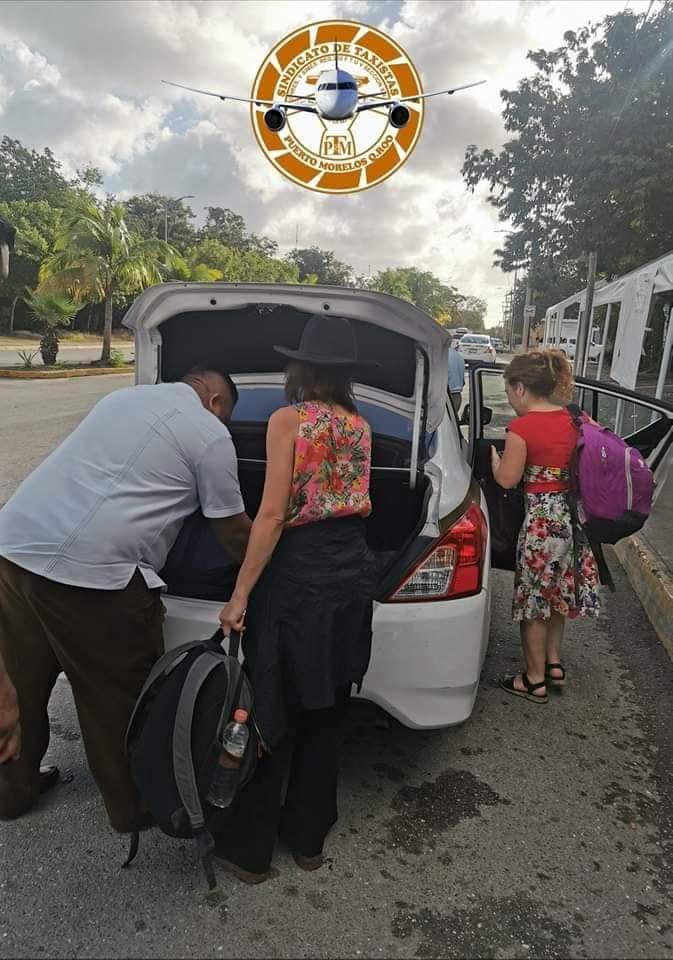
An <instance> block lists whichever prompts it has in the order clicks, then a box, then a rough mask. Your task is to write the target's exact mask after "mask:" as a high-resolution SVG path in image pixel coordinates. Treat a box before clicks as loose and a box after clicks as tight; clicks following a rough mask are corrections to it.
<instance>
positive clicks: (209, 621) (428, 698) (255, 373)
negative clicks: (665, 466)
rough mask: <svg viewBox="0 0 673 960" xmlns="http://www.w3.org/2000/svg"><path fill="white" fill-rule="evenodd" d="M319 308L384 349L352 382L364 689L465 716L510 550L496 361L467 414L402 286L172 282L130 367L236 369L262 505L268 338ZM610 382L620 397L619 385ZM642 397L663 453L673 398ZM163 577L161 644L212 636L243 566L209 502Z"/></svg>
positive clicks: (273, 371)
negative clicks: (367, 607) (497, 473)
mask: <svg viewBox="0 0 673 960" xmlns="http://www.w3.org/2000/svg"><path fill="white" fill-rule="evenodd" d="M312 314H313V315H315V314H318V315H321V314H324V315H325V316H327V315H328V314H329V315H338V316H345V317H348V318H350V320H351V321H352V323H353V324H354V326H355V329H356V334H357V338H358V346H359V353H360V355H361V356H364V357H371V358H375V359H376V360H377V361H378V363H379V364H380V366H379V367H377V368H372V369H370V370H368V371H367V372H366V373H364V372H363V373H362V380H361V381H360V382H359V383H357V384H356V388H355V392H356V396H357V401H358V405H359V408H360V410H361V412H362V413H363V415H364V416H365V417H366V418H367V420H368V421H369V423H370V424H371V427H372V431H373V440H374V442H373V456H372V464H373V468H372V482H371V495H372V502H373V513H372V516H371V517H370V518H369V520H368V521H367V525H368V534H367V535H368V540H369V544H370V547H371V549H372V550H373V551H374V553H375V555H376V557H377V558H378V561H379V565H380V581H379V590H378V600H377V603H376V607H375V613H374V637H373V646H372V659H371V664H370V667H369V670H368V672H367V675H366V677H365V682H364V686H363V689H362V692H361V696H362V697H364V698H366V699H369V700H371V701H373V702H375V703H377V704H379V705H380V706H381V707H383V708H384V709H385V710H387V711H388V712H389V713H390V714H392V715H393V716H394V717H396V718H397V719H399V720H400V721H402V723H404V724H406V725H407V726H410V727H416V728H424V727H443V726H448V725H451V724H457V723H461V722H462V721H464V720H466V719H467V718H468V717H469V716H470V713H471V712H472V708H473V705H474V701H475V697H476V695H477V687H478V683H479V675H480V672H481V667H482V663H483V660H484V655H485V653H486V646H487V643H488V634H489V620H490V595H491V575H490V571H491V566H492V565H494V566H511V551H510V550H509V549H508V548H507V547H506V546H505V548H503V546H502V544H501V543H500V538H499V537H498V535H497V534H498V531H497V530H493V529H490V528H489V519H488V509H487V499H486V495H485V493H484V490H486V492H487V493H488V490H489V481H490V483H491V484H492V482H493V481H492V478H490V456H489V451H490V446H491V444H492V443H495V444H496V446H501V445H502V444H503V442H504V424H505V422H506V420H507V419H508V418H509V417H510V416H511V411H509V410H508V408H507V402H506V398H505V394H504V384H503V378H502V370H501V369H500V368H498V367H495V366H494V365H493V364H485V365H484V364H482V365H481V366H480V365H479V363H477V364H472V363H471V364H470V370H469V390H470V397H469V403H468V404H467V406H466V407H465V409H464V410H463V415H462V421H461V422H462V423H463V426H462V427H459V424H458V423H457V421H456V415H455V413H454V411H453V408H452V406H451V404H450V403H449V402H448V396H447V376H448V342H449V338H448V336H447V335H446V334H445V333H444V332H443V330H442V328H441V327H440V326H439V325H438V324H436V323H435V321H434V320H432V318H431V317H429V316H427V315H426V314H424V313H422V312H421V311H420V310H418V309H417V308H416V307H414V306H413V305H412V304H410V303H408V302H407V301H404V300H398V299H397V298H396V297H391V296H388V295H386V294H381V293H374V292H371V291H364V290H354V289H347V288H340V287H321V286H309V285H306V286H302V285H299V284H296V285H295V284H293V285H288V286H283V285H279V284H225V283H170V284H162V285H159V286H156V287H152V288H150V289H149V290H146V291H145V292H144V293H143V294H142V295H141V296H140V297H139V298H138V299H137V300H136V301H135V303H134V304H133V306H132V307H131V309H130V310H129V312H128V313H127V315H126V318H125V320H124V323H125V324H126V325H127V326H128V327H130V328H131V329H132V330H134V331H135V344H136V381H137V382H138V383H156V382H159V381H162V380H163V381H172V380H177V379H179V378H181V377H182V376H183V375H184V374H185V373H186V372H187V371H188V370H189V369H190V368H191V367H193V366H195V365H204V364H205V365H215V366H216V367H217V366H219V367H221V368H222V369H224V370H227V371H229V372H230V373H231V374H232V375H233V377H234V379H235V381H236V383H237V385H238V387H239V391H240V400H239V402H238V404H237V406H236V409H235V411H234V419H233V422H232V424H231V432H232V435H233V438H234V441H235V444H236V448H237V452H238V458H239V477H240V482H241V489H242V492H243V496H244V499H245V503H246V509H247V510H248V512H249V513H250V515H253V516H254V514H255V512H256V510H257V508H258V505H259V502H260V498H261V492H262V484H263V480H264V469H265V433H266V425H267V421H268V418H269V416H270V414H271V413H272V412H273V411H274V410H276V409H277V408H278V407H279V406H281V405H282V404H284V403H285V400H284V396H283V380H284V377H283V359H282V357H281V356H280V355H279V354H278V353H276V352H275V351H274V349H273V347H274V344H283V345H287V346H290V347H292V346H295V345H296V344H298V343H299V340H300V337H301V333H302V330H303V328H304V325H305V323H306V320H307V319H308V317H309V316H311V315H312ZM601 391H602V393H606V392H607V393H608V394H609V395H610V398H611V399H610V401H609V402H610V403H612V401H613V399H614V398H615V397H619V396H620V391H619V390H617V389H612V388H610V389H608V390H607V391H606V390H605V388H601V390H599V392H601ZM621 393H624V392H623V391H621ZM588 395H589V394H587V396H588ZM592 395H593V394H592ZM648 404H649V405H648V407H647V409H645V411H644V414H643V416H642V422H643V424H644V425H645V426H644V429H643V430H642V431H641V433H642V434H643V436H644V440H643V444H644V445H643V452H644V453H646V452H651V453H652V456H657V457H658V456H660V453H661V450H662V444H663V443H664V442H668V441H670V436H671V434H672V433H673V429H672V425H673V407H670V408H667V407H666V405H665V404H663V403H661V402H660V401H654V402H652V403H649V401H648ZM627 406H628V402H627ZM591 409H592V410H593V409H594V408H593V407H591ZM620 409H622V413H623V409H624V407H623V405H622V407H621V408H620ZM595 415H596V411H595V410H594V416H595ZM626 422H627V423H630V422H631V417H630V408H629V412H627V416H626ZM634 422H635V421H634ZM648 445H649V446H648ZM646 448H647V449H646ZM666 450H668V447H666ZM480 482H481V483H482V484H483V488H482V486H481V485H480ZM492 547H493V549H492ZM162 576H163V579H164V581H165V582H166V584H167V592H166V595H165V597H164V603H165V605H166V610H167V618H166V622H165V641H166V645H167V646H169V647H170V646H174V645H177V644H181V643H185V642H187V641H190V640H195V639H200V638H205V637H208V636H210V635H212V633H213V632H214V629H215V627H216V625H217V616H218V612H219V610H220V608H221V607H222V604H223V603H224V601H226V600H227V599H228V596H229V590H230V589H231V587H232V585H233V582H234V579H235V576H236V568H235V566H234V564H233V563H232V561H231V559H230V558H229V556H228V554H227V553H226V552H225V551H224V550H223V549H222V548H221V547H220V546H219V544H218V542H217V540H216V539H215V537H214V535H213V534H212V533H211V530H210V527H209V526H208V524H207V522H206V521H205V520H204V518H203V517H202V516H201V515H200V514H195V515H194V516H193V517H191V518H190V519H189V520H187V521H186V522H185V524H184V527H183V529H182V532H181V534H180V536H179V537H178V540H177V541H176V543H175V545H174V547H173V549H172V551H171V553H170V554H169V557H168V559H167V562H166V566H165V568H164V571H163V573H162Z"/></svg>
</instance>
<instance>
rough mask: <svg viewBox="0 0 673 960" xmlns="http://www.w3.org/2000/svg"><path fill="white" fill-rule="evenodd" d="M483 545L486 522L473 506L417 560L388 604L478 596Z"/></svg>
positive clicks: (485, 535)
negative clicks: (476, 594)
mask: <svg viewBox="0 0 673 960" xmlns="http://www.w3.org/2000/svg"><path fill="white" fill-rule="evenodd" d="M486 543H487V530H486V519H485V517H484V514H483V513H482V512H481V510H480V509H479V506H478V505H477V504H476V503H473V504H472V505H471V506H470V507H469V508H468V509H467V510H466V512H465V513H464V514H463V515H462V517H460V518H459V519H458V520H456V522H455V523H454V524H453V525H452V526H451V527H449V529H448V530H447V531H446V532H445V533H444V534H442V536H441V537H440V538H439V540H437V542H436V543H435V545H434V546H433V547H432V549H431V550H430V552H429V553H426V554H425V556H424V557H421V559H420V561H419V563H418V564H417V566H416V567H415V568H414V570H413V572H412V573H411V574H408V575H407V576H406V577H405V579H404V580H403V581H402V583H401V584H400V585H399V587H397V589H396V590H394V591H393V593H392V594H391V595H390V596H389V597H388V602H400V601H405V602H407V603H408V602H410V601H418V600H452V599H455V598H456V597H469V596H473V595H474V594H475V593H479V591H480V590H481V578H482V573H483V570H484V559H485V554H486Z"/></svg>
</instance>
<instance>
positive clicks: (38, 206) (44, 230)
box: [0, 200, 62, 332]
mask: <svg viewBox="0 0 673 960" xmlns="http://www.w3.org/2000/svg"><path fill="white" fill-rule="evenodd" d="M61 216H62V211H61V210H60V208H58V207H53V206H51V205H50V204H49V203H47V201H46V200H40V201H34V200H14V201H10V202H8V203H7V202H1V201H0V218H2V219H3V220H6V221H7V222H8V223H11V224H12V225H13V226H14V227H16V249H15V251H14V253H13V255H12V268H11V271H10V274H9V277H8V278H7V280H5V281H4V282H3V284H2V286H1V287H0V294H1V295H2V299H3V300H4V301H5V302H7V308H6V309H7V310H8V312H9V323H8V326H9V330H10V332H11V331H12V330H13V329H14V312H15V310H16V307H17V303H18V302H19V300H20V298H21V297H22V296H23V293H24V291H25V290H26V288H27V287H28V288H31V289H32V288H33V287H35V286H37V280H38V273H39V269H40V263H41V262H42V261H43V260H44V259H45V258H46V257H47V255H48V254H49V252H50V251H51V250H52V249H53V246H54V241H55V239H56V233H57V231H58V226H59V223H60V220H61Z"/></svg>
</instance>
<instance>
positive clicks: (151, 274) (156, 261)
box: [40, 201, 176, 363]
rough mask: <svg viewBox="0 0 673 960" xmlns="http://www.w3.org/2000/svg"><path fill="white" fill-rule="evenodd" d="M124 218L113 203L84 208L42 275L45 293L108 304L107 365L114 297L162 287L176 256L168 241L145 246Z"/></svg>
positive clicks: (62, 234)
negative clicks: (60, 293) (51, 292)
mask: <svg viewBox="0 0 673 960" xmlns="http://www.w3.org/2000/svg"><path fill="white" fill-rule="evenodd" d="M124 215H125V210H124V207H123V206H122V205H121V204H119V203H114V202H112V201H109V202H107V203H106V204H104V205H100V206H99V205H98V204H96V203H93V202H90V201H89V202H84V203H83V204H81V205H79V206H78V207H77V208H76V209H75V210H74V212H73V213H71V214H70V215H69V216H66V218H65V221H64V223H63V226H62V228H61V230H60V231H59V233H58V235H57V237H56V243H55V245H54V253H53V254H52V256H51V257H49V259H48V260H47V261H45V263H44V264H43V266H42V270H41V271H40V280H41V281H42V282H41V288H42V289H44V290H48V291H58V292H67V293H68V294H70V295H71V296H74V297H77V299H78V300H80V301H81V302H83V303H104V304H105V326H104V328H103V351H102V353H101V362H102V363H107V362H108V361H109V359H110V346H111V342H112V303H113V299H114V298H115V296H116V295H119V294H136V293H140V291H142V290H144V289H145V287H149V286H152V284H155V283H161V281H162V279H163V270H164V268H165V267H166V266H167V264H168V263H170V261H171V260H172V258H173V257H174V256H176V254H175V251H174V250H173V248H172V247H170V246H169V245H168V244H167V243H164V241H163V240H144V239H143V238H142V237H141V236H139V235H138V234H136V233H132V232H131V231H130V230H129V229H128V227H127V225H126V221H125V219H124Z"/></svg>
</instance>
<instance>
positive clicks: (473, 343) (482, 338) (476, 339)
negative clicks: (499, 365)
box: [458, 333, 495, 360]
mask: <svg viewBox="0 0 673 960" xmlns="http://www.w3.org/2000/svg"><path fill="white" fill-rule="evenodd" d="M458 349H459V350H460V352H461V353H462V354H464V355H465V356H466V357H475V358H479V359H480V360H495V347H494V346H493V344H492V343H491V338H490V337H489V336H487V335H486V334H483V333H468V334H466V335H465V336H464V337H461V340H460V343H459V344H458Z"/></svg>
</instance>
